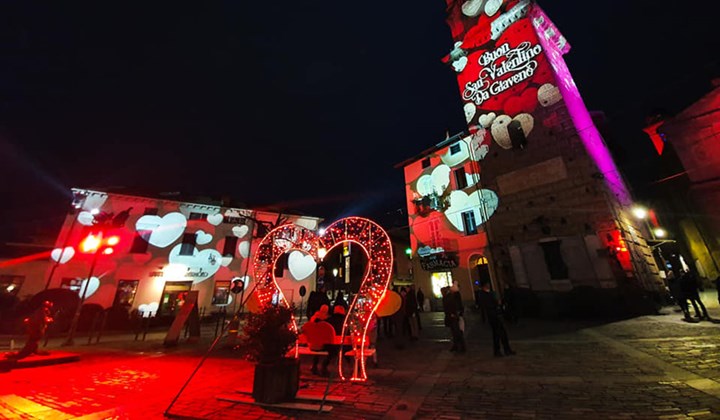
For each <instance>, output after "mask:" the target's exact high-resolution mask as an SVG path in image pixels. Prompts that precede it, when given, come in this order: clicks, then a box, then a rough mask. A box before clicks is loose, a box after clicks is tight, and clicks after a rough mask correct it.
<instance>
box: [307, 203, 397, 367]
mask: <svg viewBox="0 0 720 420" xmlns="http://www.w3.org/2000/svg"><path fill="white" fill-rule="evenodd" d="M321 238H322V242H323V244H324V245H325V248H326V249H327V252H330V250H332V249H333V248H335V247H337V246H342V245H343V244H344V243H345V242H351V243H354V244H357V245H358V246H359V247H360V248H361V249H362V250H363V252H365V254H366V255H367V260H368V266H367V269H366V270H365V275H364V276H363V281H362V283H361V284H360V290H358V293H357V294H356V295H355V298H354V299H353V301H352V303H351V304H350V308H349V309H348V313H347V315H346V317H345V323H344V324H343V330H342V338H343V341H342V342H343V343H345V342H346V340H345V338H346V337H348V338H349V339H350V340H351V343H352V350H353V352H354V354H355V367H354V369H353V373H352V376H351V377H350V380H351V381H365V380H366V379H367V374H366V372H365V350H366V344H367V341H368V339H369V338H368V333H369V332H370V331H369V330H368V329H369V327H370V323H371V321H372V320H373V315H374V314H375V310H376V309H377V307H378V305H379V304H380V301H381V300H382V297H383V295H384V294H385V291H386V290H387V286H388V283H389V282H390V275H391V274H392V264H393V253H392V243H391V242H390V237H389V236H388V234H387V232H385V230H384V229H383V228H382V227H380V225H378V224H377V223H375V222H373V221H372V220H369V219H365V218H362V217H347V218H344V219H340V220H338V221H336V222H335V223H333V224H331V225H330V226H328V227H327V228H326V229H325V233H324V234H323V235H322V237H321ZM375 328H377V325H376V327H375ZM342 360H343V358H342V357H338V372H339V373H340V377H341V378H342V379H345V375H344V374H343V362H342Z"/></svg>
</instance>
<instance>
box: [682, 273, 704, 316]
mask: <svg viewBox="0 0 720 420" xmlns="http://www.w3.org/2000/svg"><path fill="white" fill-rule="evenodd" d="M680 288H681V289H682V294H683V295H684V296H685V297H686V298H687V299H688V300H689V301H690V303H692V306H693V309H695V318H698V319H700V320H702V319H706V320H710V316H709V315H708V312H707V309H706V308H705V305H704V304H703V302H702V300H701V299H700V291H701V290H703V287H702V284H701V283H700V280H699V279H698V278H697V277H696V276H695V274H693V273H692V272H690V271H686V272H685V274H683V275H682V277H681V278H680ZM698 306H699V308H698ZM701 310H702V312H701Z"/></svg>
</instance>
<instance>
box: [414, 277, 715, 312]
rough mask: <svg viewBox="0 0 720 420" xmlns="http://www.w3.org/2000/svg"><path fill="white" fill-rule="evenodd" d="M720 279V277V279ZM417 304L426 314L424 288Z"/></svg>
mask: <svg viewBox="0 0 720 420" xmlns="http://www.w3.org/2000/svg"><path fill="white" fill-rule="evenodd" d="M718 279H720V277H718ZM417 302H418V305H419V309H420V312H425V293H423V291H422V287H418V291H417Z"/></svg>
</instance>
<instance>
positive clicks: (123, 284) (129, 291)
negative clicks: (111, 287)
mask: <svg viewBox="0 0 720 420" xmlns="http://www.w3.org/2000/svg"><path fill="white" fill-rule="evenodd" d="M138 283H139V281H138V280H120V281H119V282H118V288H117V292H115V301H114V303H113V306H132V304H133V301H134V300H135V293H137V289H138Z"/></svg>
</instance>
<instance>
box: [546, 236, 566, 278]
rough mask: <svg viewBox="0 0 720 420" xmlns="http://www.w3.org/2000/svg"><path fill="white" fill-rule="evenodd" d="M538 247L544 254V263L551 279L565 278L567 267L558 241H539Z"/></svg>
mask: <svg viewBox="0 0 720 420" xmlns="http://www.w3.org/2000/svg"><path fill="white" fill-rule="evenodd" d="M540 248H542V250H543V254H544V256H545V264H546V265H547V268H548V271H549V272H550V279H552V280H566V279H567V278H568V267H567V264H565V260H564V259H563V256H562V252H561V251H560V241H548V242H540Z"/></svg>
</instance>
